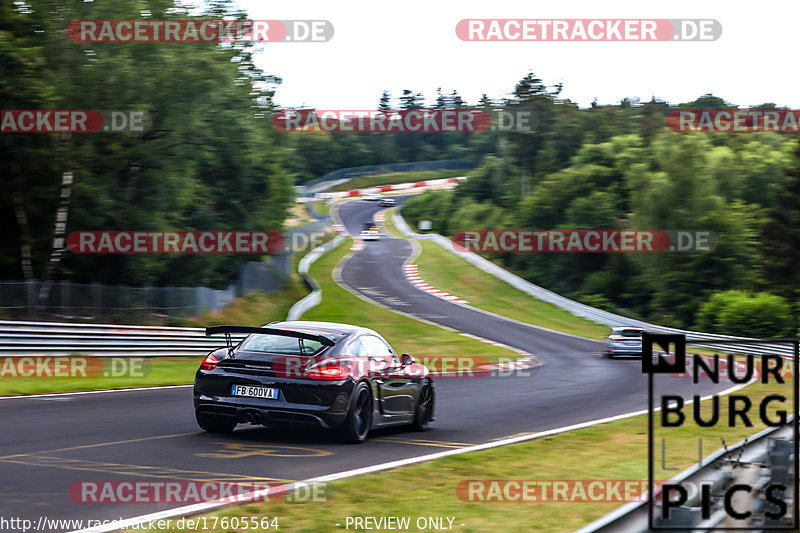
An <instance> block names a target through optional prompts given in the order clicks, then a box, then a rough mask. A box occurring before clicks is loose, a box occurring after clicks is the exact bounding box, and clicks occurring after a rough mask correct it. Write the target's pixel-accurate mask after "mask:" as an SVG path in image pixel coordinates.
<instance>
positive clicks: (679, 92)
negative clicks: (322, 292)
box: [236, 0, 800, 109]
mask: <svg viewBox="0 0 800 533" xmlns="http://www.w3.org/2000/svg"><path fill="white" fill-rule="evenodd" d="M737 4H738V5H737ZM236 5H238V6H239V7H241V8H242V9H244V10H246V11H247V13H248V14H249V16H250V18H252V19H256V20H263V19H266V20H275V19H277V20H286V19H325V20H329V21H330V22H331V23H332V24H333V27H334V31H335V34H334V36H333V38H332V39H331V40H330V41H329V42H326V43H291V42H289V43H271V44H264V45H257V52H256V64H257V65H258V66H259V67H261V68H262V69H263V70H264V71H265V72H267V73H270V74H275V75H277V76H280V77H282V78H283V83H282V84H281V85H280V86H279V87H278V90H277V93H276V100H277V102H278V104H279V105H282V106H287V107H294V106H310V107H316V108H318V109H375V107H376V106H377V102H378V99H379V97H380V95H381V93H382V91H384V90H389V91H391V93H392V96H393V97H397V96H398V95H400V94H401V93H402V90H403V89H412V90H414V91H415V92H421V93H423V94H424V95H425V97H426V99H427V102H428V103H431V102H432V101H433V99H434V97H435V94H436V88H437V87H441V88H442V90H443V92H446V93H450V92H452V91H453V90H454V89H455V90H457V91H458V92H459V94H461V95H462V98H464V99H465V100H466V101H467V102H468V103H475V102H477V100H478V98H480V96H481V94H483V93H486V94H488V95H489V96H490V97H491V98H502V97H505V96H508V95H509V93H510V92H511V91H512V90H513V88H514V85H515V83H516V82H517V81H519V80H520V79H521V78H522V77H523V76H524V75H525V74H526V73H527V72H528V71H533V72H534V73H535V74H536V75H537V76H538V77H539V78H541V79H542V80H543V81H544V82H545V84H547V85H553V84H556V83H562V84H563V87H564V88H563V91H562V93H561V96H562V97H563V98H569V99H570V100H572V101H573V102H576V103H577V104H578V105H580V106H581V107H586V106H589V105H590V104H591V102H592V101H593V100H595V99H597V101H598V103H599V104H614V103H618V102H619V101H620V100H621V99H623V98H625V97H629V98H639V99H640V100H642V101H647V100H650V98H651V97H653V96H655V97H656V98H657V99H660V100H666V101H668V102H670V103H680V102H686V101H691V100H694V99H695V98H697V97H699V96H701V95H703V94H706V93H713V94H714V95H716V96H720V97H722V98H724V99H725V100H726V101H728V102H730V103H733V104H736V105H738V106H740V107H748V106H753V105H757V104H761V103H765V102H773V103H776V104H777V105H779V106H786V107H790V108H792V109H800V92H798V85H800V83H798V81H800V74H798V71H800V69H798V67H797V64H796V63H797V62H796V51H797V49H798V46H797V37H796V36H797V35H798V30H797V21H798V20H800V17H798V15H800V2H793V1H788V0H784V1H775V0H761V1H759V2H757V3H749V2H748V3H744V2H743V3H737V2H731V1H718V0H704V1H702V2H698V1H697V0H693V1H686V0H671V1H670V2H664V3H660V2H642V1H641V0H639V1H614V0H606V1H603V2H597V1H562V2H548V3H545V2H540V1H536V0H528V1H509V0H492V1H486V0H480V1H475V0H461V1H442V0H433V1H430V0H428V1H420V0H405V1H403V2H374V1H373V2H366V1H339V2H334V1H330V0H326V1H320V0H292V1H289V0H281V1H270V2H267V1H264V0H238V1H237V4H236ZM464 18H493V19H496V18H523V19H562V18H583V19H597V18H646V19H652V18H667V19H676V18H678V19H689V18H691V19H708V18H713V19H716V20H718V21H719V22H720V23H721V25H722V35H721V37H720V38H719V39H718V40H716V41H713V42H619V43H614V42H465V41H461V40H460V39H459V38H458V37H457V36H456V32H455V27H456V23H457V22H458V21H459V20H461V19H464Z"/></svg>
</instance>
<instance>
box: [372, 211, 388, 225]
mask: <svg viewBox="0 0 800 533" xmlns="http://www.w3.org/2000/svg"><path fill="white" fill-rule="evenodd" d="M383 211H386V210H385V209H384V210H383ZM383 211H378V212H377V213H375V216H373V217H372V220H374V221H375V223H376V224H383V223H384V222H386V215H385V214H384V213H383Z"/></svg>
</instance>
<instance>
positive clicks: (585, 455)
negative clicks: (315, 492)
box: [181, 378, 787, 533]
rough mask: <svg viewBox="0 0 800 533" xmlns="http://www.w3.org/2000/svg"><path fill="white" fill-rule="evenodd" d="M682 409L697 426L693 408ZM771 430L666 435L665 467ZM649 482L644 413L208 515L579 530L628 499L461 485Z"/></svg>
mask: <svg viewBox="0 0 800 533" xmlns="http://www.w3.org/2000/svg"><path fill="white" fill-rule="evenodd" d="M667 379H672V378H667ZM786 386H787V385H782V386H781V389H776V387H777V386H776V385H774V384H768V385H762V384H754V385H751V386H749V387H748V388H747V389H745V390H744V391H740V393H743V392H746V393H747V394H748V396H749V397H750V398H751V400H752V401H753V405H754V406H756V407H757V406H758V402H759V401H760V400H761V399H762V398H763V397H764V396H766V395H767V394H769V393H772V392H777V390H783V389H784V388H785V387H786ZM783 392H786V391H785V390H784V391H783ZM720 403H721V409H720V412H721V416H722V417H723V418H722V420H725V418H724V417H725V416H726V413H727V411H728V410H727V402H726V401H724V399H723V401H721V402H720ZM684 411H685V412H686V413H687V415H688V416H687V418H688V419H691V414H690V413H691V407H688V408H685V409H684ZM701 413H702V415H703V416H704V418H706V419H708V416H709V413H710V402H708V401H706V402H704V403H703V404H702V410H701ZM768 414H769V416H771V417H774V409H768ZM763 428H764V426H763V425H762V424H761V423H760V422H759V421H758V417H757V416H755V415H754V426H753V427H750V428H746V427H738V428H719V431H717V428H714V430H713V431H712V430H709V429H708V428H700V429H698V428H697V427H696V426H695V425H694V424H693V423H692V424H686V425H684V426H683V427H680V428H675V429H674V430H671V431H670V432H669V433H668V434H665V435H664V436H665V437H666V438H667V441H666V442H667V445H666V446H667V447H666V450H667V454H666V455H667V457H666V466H667V467H670V468H678V469H680V470H684V469H686V468H688V467H689V466H691V465H692V464H694V463H695V461H696V460H697V445H698V438H702V439H703V453H704V455H705V456H708V455H710V454H711V453H712V452H713V451H715V450H716V449H719V448H721V444H720V442H721V441H720V437H723V438H724V439H725V442H726V443H727V444H728V445H731V444H733V443H735V442H738V441H740V440H742V439H744V438H745V437H748V436H750V435H753V434H755V433H756V432H758V431H760V430H761V429H763ZM658 440H659V442H660V439H658ZM657 452H658V451H657ZM656 459H657V463H656V467H655V468H656V470H655V477H656V479H657V480H666V479H669V478H670V477H672V476H673V475H675V474H676V473H677V472H678V470H667V471H662V470H661V469H660V456H658V457H657V458H656ZM646 479H647V417H646V415H641V416H636V417H632V418H628V419H624V420H617V421H614V422H609V423H605V424H599V425H596V426H592V427H589V428H585V429H580V430H575V431H571V432H568V433H563V434H560V435H554V436H551V437H545V438H541V439H537V440H532V441H528V442H524V443H520V444H514V445H509V446H503V447H499V448H494V449H490V450H484V451H479V452H470V453H465V454H462V455H456V456H451V457H445V458H441V459H436V460H433V461H428V462H425V463H421V464H418V465H412V466H406V467H401V468H397V469H391V470H387V471H384V472H380V473H375V474H368V475H362V476H358V477H353V478H347V479H344V480H340V481H336V482H333V483H331V484H330V486H329V487H327V488H326V490H325V492H326V493H327V494H332V495H333V497H332V498H331V499H329V501H325V502H314V503H286V502H275V503H257V504H246V505H240V506H235V507H230V508H226V509H223V510H221V511H218V512H215V513H210V514H209V515H207V516H208V517H215V516H216V517H222V516H227V517H245V516H256V517H263V516H269V517H278V520H279V523H280V529H281V530H286V531H293V532H308V533H316V532H320V531H326V532H327V531H345V529H344V527H343V526H341V527H337V526H336V525H335V524H337V523H338V524H344V523H345V518H346V517H348V516H375V517H381V516H410V517H411V520H412V523H413V522H414V521H415V520H416V518H418V517H420V516H447V517H455V521H454V524H464V526H463V527H462V526H458V527H457V528H456V529H457V530H458V531H463V532H465V533H484V532H486V531H498V532H527V531H537V532H561V531H575V530H576V529H578V528H579V527H581V526H583V525H585V524H587V523H589V522H591V521H593V520H596V519H597V518H600V517H601V516H603V515H605V514H607V513H609V512H610V511H612V510H613V509H615V508H617V507H619V506H620V505H622V504H623V502H619V501H617V502H593V501H569V502H565V501H557V502H537V501H528V502H496V501H493V502H476V501H473V502H470V501H462V500H461V499H460V498H459V497H458V495H457V493H456V488H457V487H458V486H459V483H463V482H466V481H469V480H527V481H551V482H552V481H561V480H585V481H591V480H631V481H635V480H642V481H644V480H646ZM209 523H210V518H209ZM412 529H413V528H412ZM181 531H183V530H181ZM211 531H215V532H227V531H229V530H228V529H222V528H217V529H212V530H211Z"/></svg>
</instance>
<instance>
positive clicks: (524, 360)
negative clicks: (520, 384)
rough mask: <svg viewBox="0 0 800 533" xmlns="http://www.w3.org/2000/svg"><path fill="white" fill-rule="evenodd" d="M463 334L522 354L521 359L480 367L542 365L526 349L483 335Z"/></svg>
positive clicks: (527, 366)
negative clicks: (485, 337) (491, 339)
mask: <svg viewBox="0 0 800 533" xmlns="http://www.w3.org/2000/svg"><path fill="white" fill-rule="evenodd" d="M461 335H462V336H464V337H469V338H470V339H475V340H477V341H481V342H485V343H486V344H491V345H493V346H499V347H500V348H505V349H507V350H511V351H512V352H517V353H518V354H520V355H521V356H522V357H521V358H520V359H517V360H516V361H509V362H507V363H492V364H489V365H481V366H480V368H485V369H487V370H524V369H526V368H533V367H535V366H541V363H540V362H539V361H538V360H537V359H536V358H535V357H534V356H533V355H531V354H530V353H528V352H526V351H525V350H520V349H519V348H514V347H513V346H509V345H508V344H503V343H502V342H495V341H490V340H489V339H484V338H483V337H478V336H477V335H471V334H469V333H462V334H461Z"/></svg>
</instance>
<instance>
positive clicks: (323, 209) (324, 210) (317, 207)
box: [314, 202, 329, 215]
mask: <svg viewBox="0 0 800 533" xmlns="http://www.w3.org/2000/svg"><path fill="white" fill-rule="evenodd" d="M314 211H316V212H317V214H319V215H327V214H328V213H329V208H328V202H314Z"/></svg>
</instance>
